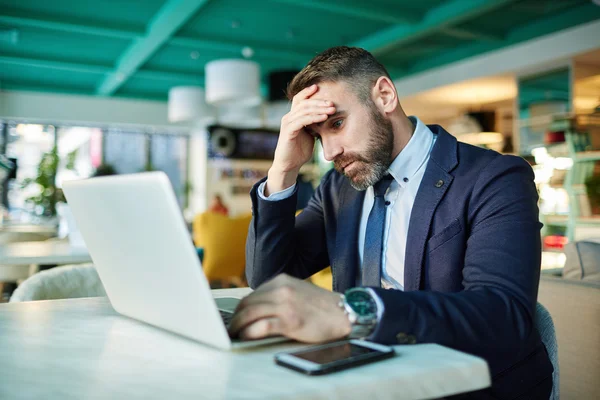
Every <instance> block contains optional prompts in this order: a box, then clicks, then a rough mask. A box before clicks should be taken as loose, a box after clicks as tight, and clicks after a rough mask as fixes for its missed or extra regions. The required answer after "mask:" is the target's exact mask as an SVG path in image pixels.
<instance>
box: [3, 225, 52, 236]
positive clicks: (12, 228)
mask: <svg viewBox="0 0 600 400" xmlns="http://www.w3.org/2000/svg"><path fill="white" fill-rule="evenodd" d="M57 231H58V229H57V227H56V225H48V224H22V223H18V222H14V223H13V222H3V223H0V233H4V232H7V233H31V234H39V235H48V236H55V235H56V233H57Z"/></svg>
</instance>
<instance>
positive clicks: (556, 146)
mask: <svg viewBox="0 0 600 400" xmlns="http://www.w3.org/2000/svg"><path fill="white" fill-rule="evenodd" d="M545 147H546V150H547V151H548V154H549V155H550V156H552V157H554V158H557V157H569V148H568V147H567V142H562V143H552V144H548V145H546V146H545Z"/></svg>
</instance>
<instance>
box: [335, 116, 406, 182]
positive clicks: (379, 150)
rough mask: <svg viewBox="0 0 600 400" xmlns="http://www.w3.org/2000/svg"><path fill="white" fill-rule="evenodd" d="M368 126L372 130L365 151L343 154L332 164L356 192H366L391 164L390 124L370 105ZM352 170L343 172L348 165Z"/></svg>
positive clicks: (391, 140)
mask: <svg viewBox="0 0 600 400" xmlns="http://www.w3.org/2000/svg"><path fill="white" fill-rule="evenodd" d="M369 108H370V118H369V119H370V121H369V125H371V126H372V127H373V128H372V130H371V134H370V140H369V143H368V147H367V150H366V151H365V152H364V153H363V154H358V153H343V154H342V155H340V156H339V157H337V158H336V159H335V160H334V162H333V165H334V168H335V169H336V170H337V171H338V172H339V173H341V174H343V175H344V176H345V177H346V178H348V180H349V181H350V185H352V187H353V188H354V189H356V190H358V191H363V190H367V188H369V187H370V186H373V185H374V184H376V183H377V182H379V181H380V180H381V178H383V177H384V176H385V175H386V172H387V170H388V168H389V166H390V164H391V163H392V152H393V149H394V133H393V129H392V123H391V122H390V121H389V120H388V119H386V118H385V117H384V116H383V115H381V113H379V111H378V110H377V109H376V108H375V106H374V105H372V106H371V107H369ZM352 162H353V163H354V164H353V165H352V169H351V170H350V171H344V168H343V167H344V166H348V164H350V163H352Z"/></svg>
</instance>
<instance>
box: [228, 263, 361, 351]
mask: <svg viewBox="0 0 600 400" xmlns="http://www.w3.org/2000/svg"><path fill="white" fill-rule="evenodd" d="M339 302H340V295H339V294H336V293H334V292H330V291H328V290H325V289H321V288H319V287H317V286H315V285H313V284H311V283H308V282H305V281H302V280H300V279H296V278H292V277H290V276H288V275H285V274H282V275H279V276H277V277H275V278H274V279H272V280H271V281H269V282H266V283H265V284H263V285H261V286H260V287H258V289H256V290H255V291H254V292H253V293H251V294H250V295H249V296H247V297H245V298H244V299H242V301H241V302H240V303H239V305H238V307H237V309H236V311H235V315H234V317H233V319H232V320H231V324H230V326H229V332H230V334H231V335H232V336H239V337H240V338H242V339H246V340H248V339H261V338H264V337H268V336H276V335H283V336H286V337H289V338H291V339H295V340H298V341H301V342H307V343H319V342H325V341H329V340H335V339H340V338H343V337H346V336H348V335H349V334H350V330H351V327H350V322H349V320H348V317H347V316H346V315H345V314H344V311H343V310H342V309H341V308H340V307H339Z"/></svg>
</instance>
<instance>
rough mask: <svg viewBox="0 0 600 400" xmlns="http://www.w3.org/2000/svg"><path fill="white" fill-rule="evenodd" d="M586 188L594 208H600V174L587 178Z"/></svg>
mask: <svg viewBox="0 0 600 400" xmlns="http://www.w3.org/2000/svg"><path fill="white" fill-rule="evenodd" d="M585 189H586V192H587V195H588V198H589V199H590V205H591V206H592V210H600V175H592V176H590V177H589V178H588V179H586V180H585ZM595 213H596V212H595Z"/></svg>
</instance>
